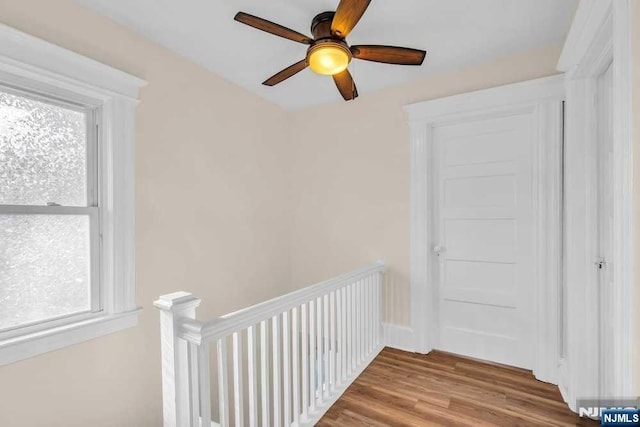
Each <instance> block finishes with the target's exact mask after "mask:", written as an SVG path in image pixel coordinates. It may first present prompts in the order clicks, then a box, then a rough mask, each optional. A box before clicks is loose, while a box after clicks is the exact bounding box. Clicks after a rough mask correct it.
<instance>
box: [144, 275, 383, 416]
mask: <svg viewBox="0 0 640 427" xmlns="http://www.w3.org/2000/svg"><path fill="white" fill-rule="evenodd" d="M384 271H385V266H384V264H383V263H377V264H374V265H372V266H369V267H366V268H362V269H360V270H356V271H353V272H351V273H347V274H344V275H341V276H339V277H336V278H335V279H332V280H328V281H326V282H322V283H319V284H317V285H314V286H310V287H308V288H304V289H301V290H298V291H296V292H292V293H290V294H288V295H285V296H282V297H279V298H275V299H273V300H270V301H267V302H264V303H261V304H258V305H255V306H253V307H250V308H247V309H244V310H240V311H237V312H235V313H231V314H228V315H226V316H222V317H220V318H218V319H215V320H213V321H209V322H201V321H198V320H196V318H195V317H196V316H195V314H196V313H195V311H196V307H197V306H198V305H199V304H200V299H198V298H197V297H195V296H193V295H191V294H188V293H186V292H177V293H174V294H169V295H163V296H161V297H160V298H159V299H158V300H157V301H156V302H155V305H156V307H158V308H159V309H160V311H161V313H160V323H161V339H162V393H163V416H164V426H165V427H201V426H202V427H204V426H216V425H219V426H224V427H226V426H231V425H235V426H242V427H244V426H246V425H247V426H251V427H257V426H263V427H271V426H274V427H280V426H307V425H314V424H315V423H316V422H317V421H318V420H319V419H320V418H321V417H322V415H323V414H324V413H325V412H326V411H327V410H328V409H329V408H330V407H331V405H332V404H333V403H334V402H335V401H336V400H337V399H338V398H339V397H340V396H341V395H342V393H343V392H344V391H345V390H346V388H347V387H348V386H349V385H350V384H351V382H353V381H354V380H355V379H356V378H357V376H358V375H359V374H360V373H361V372H362V371H363V370H364V368H366V366H367V365H368V364H369V363H370V362H371V361H372V360H373V359H374V358H375V356H376V355H377V354H378V353H379V352H380V350H382V348H383V344H382V318H381V296H382V293H381V291H382V275H383V273H384ZM210 346H213V347H214V351H210ZM229 349H231V350H229ZM212 367H213V369H212ZM212 402H214V403H212ZM214 419H215V420H217V422H213V421H212V420H214Z"/></svg>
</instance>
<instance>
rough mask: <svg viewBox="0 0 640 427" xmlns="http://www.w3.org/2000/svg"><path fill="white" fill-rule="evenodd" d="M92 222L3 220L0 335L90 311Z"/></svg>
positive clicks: (24, 217) (81, 219)
mask: <svg viewBox="0 0 640 427" xmlns="http://www.w3.org/2000/svg"><path fill="white" fill-rule="evenodd" d="M89 253H90V237H89V217H88V216H84V215H0V329H6V328H11V327H14V326H17V325H22V324H27V323H32V322H38V321H42V320H46V319H51V318H56V317H60V316H65V315H68V314H73V313H78V312H82V311H89V310H90V309H91V298H90V277H91V274H90V258H89Z"/></svg>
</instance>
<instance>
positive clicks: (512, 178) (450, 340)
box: [433, 109, 537, 368]
mask: <svg viewBox="0 0 640 427" xmlns="http://www.w3.org/2000/svg"><path fill="white" fill-rule="evenodd" d="M534 119H535V112H533V111H530V112H523V111H522V109H520V110H516V109H514V110H513V111H505V112H504V114H500V115H498V116H496V115H492V118H490V119H480V120H479V119H473V120H472V121H463V122H456V123H455V124H450V125H444V126H438V127H436V128H435V129H434V133H433V136H434V150H435V152H434V165H433V166H434V174H435V176H434V178H435V179H434V180H433V182H434V186H435V188H434V189H433V192H434V201H435V205H436V206H435V209H434V213H435V214H436V218H435V221H434V223H433V224H434V228H435V230H434V236H435V239H436V240H435V243H436V244H435V245H434V248H433V249H434V256H435V257H437V259H438V262H436V263H435V264H436V265H437V266H438V268H437V273H436V275H437V278H438V281H439V292H438V293H439V296H438V299H439V304H438V310H439V322H438V324H439V328H438V329H439V331H438V332H439V334H438V335H439V336H437V337H436V341H435V342H436V348H439V349H441V350H445V351H449V352H453V353H457V354H462V355H466V356H471V357H476V358H480V359H485V360H490V361H494V362H499V363H505V364H509V365H513V366H518V367H523V368H531V367H532V364H533V343H534V342H535V338H536V337H535V334H534V325H535V323H536V319H535V318H534V313H535V310H534V308H535V307H534V306H533V304H534V299H535V295H536V293H535V289H534V286H535V283H536V281H535V278H534V274H535V271H536V270H535V268H534V265H533V264H534V239H533V235H534V233H533V230H534V228H533V218H534V212H533V202H532V201H533V189H532V182H533V179H532V167H533V160H532V159H533V158H534V156H533V152H532V149H533V147H532V141H533V140H535V137H536V135H535V134H534V132H536V131H537V130H536V129H534V126H533V123H536V121H535V120H534Z"/></svg>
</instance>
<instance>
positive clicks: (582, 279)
mask: <svg viewBox="0 0 640 427" xmlns="http://www.w3.org/2000/svg"><path fill="white" fill-rule="evenodd" d="M630 16H631V13H630V1H629V0H615V1H612V0H598V1H593V0H590V1H581V2H580V4H579V7H578V10H577V12H576V16H575V18H574V21H573V24H572V27H571V30H570V32H569V35H568V37H567V41H566V43H565V46H564V49H563V51H562V54H561V56H560V60H559V62H558V69H559V70H560V71H562V72H565V73H566V90H567V101H566V127H567V135H566V143H565V147H566V156H567V165H566V176H567V184H566V188H567V190H568V191H567V193H566V211H567V212H566V215H567V218H566V224H567V226H566V233H567V235H566V246H567V249H566V252H567V259H566V262H565V265H566V273H565V274H566V278H565V283H566V293H567V299H566V323H567V326H566V329H567V337H566V343H565V344H566V345H565V348H564V349H563V356H562V358H561V363H560V383H559V386H560V391H561V392H562V395H563V397H564V398H565V400H566V401H567V403H568V404H569V407H570V408H571V409H573V410H574V411H577V410H578V407H577V399H580V398H593V397H597V396H598V395H599V393H601V392H602V391H601V390H599V384H605V383H606V384H608V385H609V390H608V391H607V392H606V393H607V394H609V395H608V396H600V397H605V398H616V397H617V398H622V397H625V396H632V393H633V390H632V386H633V384H632V381H631V379H632V373H633V371H632V361H631V357H632V347H631V342H632V324H631V312H632V306H631V304H632V300H631V284H632V283H633V282H632V280H633V278H632V263H631V261H632V260H631V250H632V242H631V223H632V219H631V213H632V207H631V203H632V200H631V197H632V192H631V185H632V165H631V157H632V156H631V154H632V151H631V147H632V142H631V50H630V46H631V24H630ZM611 63H612V64H613V65H612V66H613V116H612V120H613V195H612V198H613V230H612V233H613V236H612V243H613V251H612V252H613V259H612V260H611V261H610V265H611V268H612V274H613V281H612V286H611V289H610V292H611V295H610V299H609V301H610V303H609V304H605V303H603V302H602V301H600V299H599V292H600V289H599V286H598V285H599V281H598V274H597V269H595V268H594V261H597V256H598V255H597V250H598V233H597V226H598V224H597V220H598V218H597V215H596V213H597V209H598V207H597V191H598V182H597V180H596V179H595V177H597V169H598V162H597V156H598V153H599V146H598V136H599V135H598V129H597V121H598V118H599V117H598V111H597V110H598V108H597V105H598V102H597V94H598V78H599V77H600V76H601V75H602V74H603V73H604V72H605V71H606V70H607V67H608V66H609V64H611ZM594 258H596V259H594ZM599 311H601V316H602V317H609V318H610V319H611V321H612V323H613V328H612V331H613V336H612V337H610V338H611V342H612V345H611V346H609V347H605V348H598V347H599V345H600V343H599V340H598V339H597V338H595V337H596V336H597V334H596V332H595V331H597V330H598V329H600V328H601V327H602V326H603V325H602V324H600V322H599V321H598V316H594V315H593V314H594V313H598V312H599ZM598 355H600V359H602V362H603V363H601V360H599V358H598V357H597V356H598ZM603 367H608V368H605V369H603ZM606 370H609V371H612V372H605V371H606ZM603 375H606V376H607V377H608V378H603V377H602V376H603Z"/></svg>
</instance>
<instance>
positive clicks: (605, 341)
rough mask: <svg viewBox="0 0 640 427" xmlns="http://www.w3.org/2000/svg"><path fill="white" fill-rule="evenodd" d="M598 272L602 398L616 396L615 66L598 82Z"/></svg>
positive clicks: (610, 67)
mask: <svg viewBox="0 0 640 427" xmlns="http://www.w3.org/2000/svg"><path fill="white" fill-rule="evenodd" d="M598 97H599V102H598V128H599V129H598V131H599V135H598V136H599V138H598V140H599V141H598V142H599V143H598V259H597V260H596V268H597V269H598V276H599V280H598V282H599V283H598V285H599V287H598V288H599V295H598V301H599V310H600V313H599V317H600V319H599V324H600V346H599V348H600V354H599V358H600V375H599V378H600V387H599V388H600V390H599V392H600V396H603V397H604V396H612V395H613V394H614V393H615V390H614V389H613V384H612V377H613V376H612V375H606V373H607V372H609V373H610V372H613V361H612V357H613V356H612V355H611V349H612V348H613V341H612V337H613V336H614V331H613V323H612V321H611V319H612V318H613V311H612V310H613V301H612V298H611V297H612V295H613V283H612V282H613V268H612V265H611V260H612V259H613V203H614V202H613V67H612V66H609V68H608V69H607V71H606V72H605V73H604V74H603V75H602V76H601V77H600V78H599V79H598Z"/></svg>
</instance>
